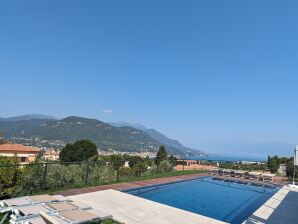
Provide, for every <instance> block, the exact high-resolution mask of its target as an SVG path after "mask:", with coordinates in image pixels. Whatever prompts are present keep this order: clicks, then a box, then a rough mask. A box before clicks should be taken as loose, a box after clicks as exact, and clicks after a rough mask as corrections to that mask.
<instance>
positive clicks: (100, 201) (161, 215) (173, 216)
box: [68, 190, 226, 224]
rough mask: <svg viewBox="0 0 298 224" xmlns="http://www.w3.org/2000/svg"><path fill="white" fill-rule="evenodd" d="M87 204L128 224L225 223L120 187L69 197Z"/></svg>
mask: <svg viewBox="0 0 298 224" xmlns="http://www.w3.org/2000/svg"><path fill="white" fill-rule="evenodd" d="M68 198H69V199H71V200H74V201H78V202H82V203H88V205H90V206H92V207H93V208H95V209H98V210H100V211H103V212H106V213H108V214H112V215H113V219H114V220H115V221H118V222H120V223H125V224H226V223H225V222H222V221H219V220H215V219H212V218H209V217H206V216H203V215H199V214H195V213H192V212H188V211H185V210H182V209H178V208H174V207H171V206H167V205H163V204H160V203H157V202H153V201H150V200H147V199H143V198H140V197H137V196H134V195H130V194H126V193H123V192H120V191H117V190H103V191H97V192H91V193H85V194H80V195H73V196H69V197H68Z"/></svg>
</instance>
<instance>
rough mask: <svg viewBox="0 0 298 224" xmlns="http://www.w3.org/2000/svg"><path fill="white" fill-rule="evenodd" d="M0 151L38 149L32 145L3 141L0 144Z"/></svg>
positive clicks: (18, 151)
mask: <svg viewBox="0 0 298 224" xmlns="http://www.w3.org/2000/svg"><path fill="white" fill-rule="evenodd" d="M1 152H6V153H8V152H11V153H38V152H39V150H38V149H36V148H33V147H29V146H24V145H21V144H13V143H4V144H0V153H1Z"/></svg>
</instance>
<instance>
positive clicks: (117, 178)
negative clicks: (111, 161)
mask: <svg viewBox="0 0 298 224" xmlns="http://www.w3.org/2000/svg"><path fill="white" fill-rule="evenodd" d="M119 169H120V167H118V169H117V177H116V180H117V182H118V181H119Z"/></svg>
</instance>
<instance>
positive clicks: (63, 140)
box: [0, 114, 206, 155]
mask: <svg viewBox="0 0 298 224" xmlns="http://www.w3.org/2000/svg"><path fill="white" fill-rule="evenodd" d="M0 132H2V133H3V134H4V137H5V138H7V139H8V140H11V141H13V142H17V143H22V144H27V145H34V146H39V147H55V148H62V147H63V146H64V145H65V144H67V143H72V142H74V141H76V140H78V139H90V140H92V141H94V142H95V143H96V144H97V146H98V148H99V149H100V150H115V151H125V152H143V151H152V152H154V151H157V149H158V147H159V146H160V145H165V146H166V148H167V150H168V151H170V152H171V153H173V154H180V155H181V154H188V155H206V154H205V153H204V152H202V151H200V150H195V149H191V148H188V147H185V146H184V145H182V144H181V143H179V142H178V141H177V140H172V139H169V138H168V137H167V136H165V135H164V134H162V133H160V132H158V131H156V130H154V129H148V128H146V127H144V126H143V125H139V124H136V125H132V124H129V123H125V122H118V123H105V122H102V121H99V120H96V119H89V118H84V117H75V116H71V117H66V118H64V119H56V118H54V117H51V116H47V115H41V114H37V115H22V116H18V117H12V118H0Z"/></svg>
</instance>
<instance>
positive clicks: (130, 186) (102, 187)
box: [55, 173, 210, 196]
mask: <svg viewBox="0 0 298 224" xmlns="http://www.w3.org/2000/svg"><path fill="white" fill-rule="evenodd" d="M207 176H210V175H209V174H207V173H199V174H188V175H180V176H172V177H162V178H155V179H148V180H140V181H132V182H125V183H116V184H109V185H100V186H94V187H85V188H76V189H69V190H64V191H58V192H55V194H61V195H63V196H70V195H77V194H84V193H90V192H96V191H102V190H108V189H113V190H118V191H124V190H128V189H133V188H140V187H147V186H152V185H158V184H167V183H174V182H179V181H186V180H192V179H196V178H200V177H207Z"/></svg>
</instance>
